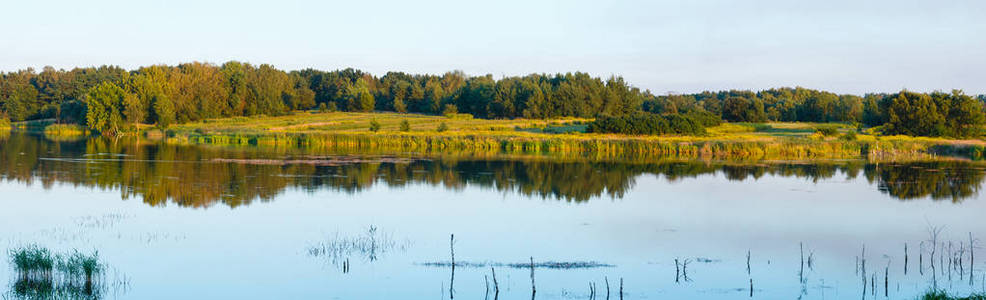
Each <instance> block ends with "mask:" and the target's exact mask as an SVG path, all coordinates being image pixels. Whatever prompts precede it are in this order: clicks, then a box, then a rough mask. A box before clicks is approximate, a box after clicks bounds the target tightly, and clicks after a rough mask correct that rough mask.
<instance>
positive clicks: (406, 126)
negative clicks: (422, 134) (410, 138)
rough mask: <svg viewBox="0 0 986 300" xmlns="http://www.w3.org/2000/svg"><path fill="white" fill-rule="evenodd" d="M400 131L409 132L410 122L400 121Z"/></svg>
mask: <svg viewBox="0 0 986 300" xmlns="http://www.w3.org/2000/svg"><path fill="white" fill-rule="evenodd" d="M401 131H403V132H408V131H411V122H408V121H407V119H404V120H403V121H401Z"/></svg>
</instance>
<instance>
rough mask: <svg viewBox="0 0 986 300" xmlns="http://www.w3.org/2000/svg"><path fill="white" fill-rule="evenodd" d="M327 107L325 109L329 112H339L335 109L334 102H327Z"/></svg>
mask: <svg viewBox="0 0 986 300" xmlns="http://www.w3.org/2000/svg"><path fill="white" fill-rule="evenodd" d="M327 106H328V107H327V109H328V110H329V112H335V111H337V110H339V108H337V107H336V103H335V102H329V105H327Z"/></svg>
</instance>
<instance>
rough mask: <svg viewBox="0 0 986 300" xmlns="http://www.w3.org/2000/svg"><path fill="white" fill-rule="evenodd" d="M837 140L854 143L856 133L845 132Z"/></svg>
mask: <svg viewBox="0 0 986 300" xmlns="http://www.w3.org/2000/svg"><path fill="white" fill-rule="evenodd" d="M839 139H840V140H843V141H855V140H856V132H855V131H849V132H846V134H843V135H842V136H840V137H839Z"/></svg>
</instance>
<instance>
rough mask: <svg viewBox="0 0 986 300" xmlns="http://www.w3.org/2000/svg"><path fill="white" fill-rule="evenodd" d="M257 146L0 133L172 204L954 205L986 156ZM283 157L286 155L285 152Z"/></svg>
mask: <svg viewBox="0 0 986 300" xmlns="http://www.w3.org/2000/svg"><path fill="white" fill-rule="evenodd" d="M297 151H299V152H291V151H284V150H283V149H281V150H279V151H268V150H263V149H256V148H220V147H203V146H177V145H166V144H161V143H151V142H147V141H136V140H108V139H86V140H79V141H63V142H54V141H50V140H46V139H44V138H43V137H38V136H32V135H27V134H23V133H13V134H11V135H9V136H3V137H0V177H2V178H4V179H5V180H13V181H17V182H22V183H26V184H34V183H35V182H40V183H41V184H42V186H43V187H45V188H49V187H51V186H52V185H54V184H56V183H59V184H71V185H74V186H84V187H95V188H100V189H113V190H119V191H120V193H121V196H122V197H123V198H124V199H129V198H131V197H134V198H140V199H142V201H144V202H145V203H147V204H149V205H155V206H157V205H164V204H167V203H169V202H170V203H174V204H177V205H179V206H189V207H207V206H210V205H213V204H215V203H222V204H225V205H227V206H230V207H236V206H240V205H246V204H249V203H251V202H252V201H257V200H260V201H267V200H271V199H273V198H274V197H275V196H276V195H278V194H279V193H280V192H282V191H284V190H285V189H287V188H300V189H304V190H308V191H315V190H320V189H332V190H339V191H345V192H350V193H357V192H360V191H362V190H364V189H368V188H370V187H372V186H373V185H375V184H386V185H388V186H391V187H402V186H406V185H410V184H429V185H436V186H443V187H445V188H448V189H453V190H456V189H462V188H464V187H466V186H481V187H486V188H492V189H495V190H498V191H503V192H516V193H520V194H523V195H527V196H535V197H541V198H550V199H560V200H564V201H572V202H582V201H587V200H589V199H591V198H593V197H612V198H621V197H623V196H624V194H626V193H627V192H628V191H629V190H630V189H631V188H632V187H633V186H634V184H635V179H636V178H638V177H639V176H660V177H662V178H664V179H665V180H668V181H678V180H685V179H687V178H692V177H696V176H702V175H712V174H719V175H721V176H723V177H724V178H726V179H729V180H752V179H758V178H761V177H763V176H767V175H771V176H783V177H797V178H804V179H806V180H810V181H818V180H823V179H830V178H836V177H837V176H844V177H846V178H850V179H851V178H857V177H858V176H859V175H860V174H862V175H863V176H864V177H865V178H866V180H868V181H869V182H870V183H871V184H873V185H875V186H876V188H877V189H879V190H880V191H882V192H884V193H886V194H888V195H891V196H893V197H895V198H897V199H901V200H907V199H920V198H927V197H930V198H931V199H935V200H944V201H951V202H955V203H958V202H961V201H963V200H964V199H967V198H970V197H972V196H975V195H976V194H977V193H978V191H979V189H980V187H981V186H982V182H983V180H984V178H983V177H984V174H986V172H984V169H983V165H982V164H979V163H975V162H968V161H954V160H953V161H936V162H914V163H906V164H896V163H892V164H887V163H884V164H879V163H867V162H862V161H830V162H820V163H794V162H772V163H737V162H708V161H668V162H649V163H639V162H612V161H602V162H600V161H579V160H572V159H565V160H553V159H548V158H525V159H514V158H475V157H424V158H422V157H413V156H409V155H402V157H401V158H396V157H394V156H379V155H377V156H367V157H368V158H364V159H360V160H358V161H353V160H346V159H340V157H341V158H351V156H324V155H323V156H312V154H311V153H304V152H300V150H297ZM285 160H289V161H285Z"/></svg>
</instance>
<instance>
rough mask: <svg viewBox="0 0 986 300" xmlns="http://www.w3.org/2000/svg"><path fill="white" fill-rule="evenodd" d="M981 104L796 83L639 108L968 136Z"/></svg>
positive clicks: (977, 127)
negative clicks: (855, 92)
mask: <svg viewBox="0 0 986 300" xmlns="http://www.w3.org/2000/svg"><path fill="white" fill-rule="evenodd" d="M984 103H986V95H979V96H976V97H973V96H970V95H966V94H965V93H963V92H962V91H960V90H953V91H951V92H941V91H935V92H931V93H917V92H911V91H907V90H903V91H900V92H898V93H892V94H890V93H870V94H866V95H864V96H857V95H849V94H841V95H840V94H835V93H831V92H826V91H819V90H812V89H806V88H801V87H797V88H776V89H769V90H764V91H759V92H753V91H740V90H730V91H720V92H702V93H696V94H684V95H664V96H656V97H648V98H647V99H646V100H644V102H643V104H642V110H644V111H647V112H651V113H657V114H678V113H686V112H693V111H698V112H708V113H712V114H714V115H717V116H719V117H721V118H722V119H723V120H726V121H730V122H768V121H781V122H841V123H857V124H861V125H866V126H881V129H882V131H883V133H884V134H904V135H912V136H951V137H970V136H979V135H982V131H981V130H982V127H983V125H984V124H986V114H984V106H983V104H984Z"/></svg>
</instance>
